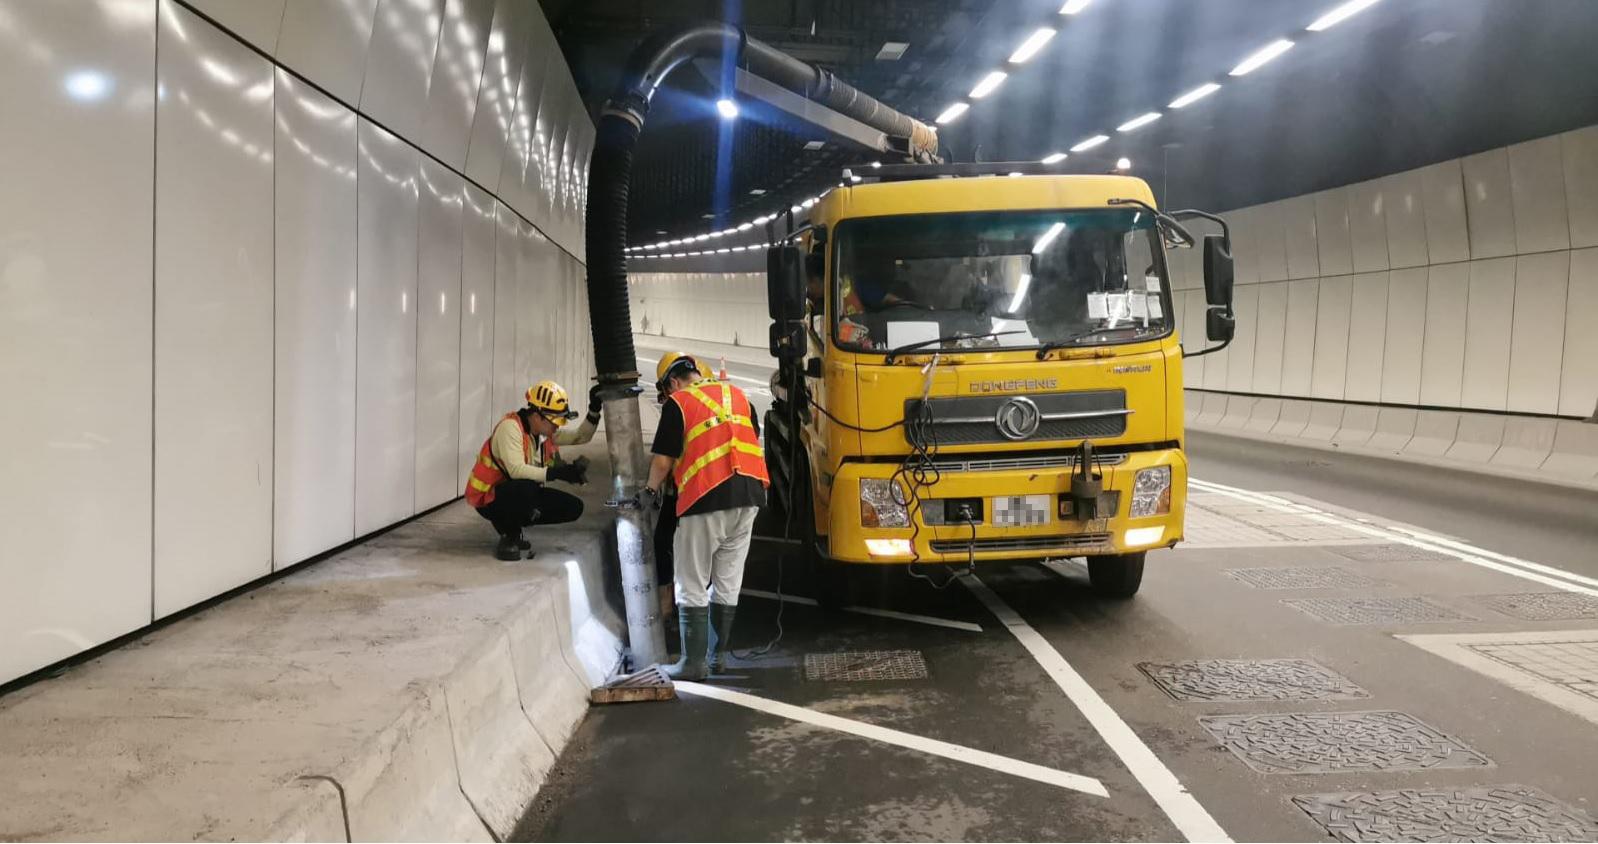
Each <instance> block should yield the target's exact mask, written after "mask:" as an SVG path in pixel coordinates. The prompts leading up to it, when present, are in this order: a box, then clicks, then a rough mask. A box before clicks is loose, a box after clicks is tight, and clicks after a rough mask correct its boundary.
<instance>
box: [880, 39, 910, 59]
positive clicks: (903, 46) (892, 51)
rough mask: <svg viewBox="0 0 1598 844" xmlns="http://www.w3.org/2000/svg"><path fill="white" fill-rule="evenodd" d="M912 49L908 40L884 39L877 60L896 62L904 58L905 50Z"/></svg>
mask: <svg viewBox="0 0 1598 844" xmlns="http://www.w3.org/2000/svg"><path fill="white" fill-rule="evenodd" d="M908 49H910V44H909V42H907V41H884V42H882V49H880V50H878V51H877V61H879V62H896V61H898V60H900V59H902V58H904V51H905V50H908Z"/></svg>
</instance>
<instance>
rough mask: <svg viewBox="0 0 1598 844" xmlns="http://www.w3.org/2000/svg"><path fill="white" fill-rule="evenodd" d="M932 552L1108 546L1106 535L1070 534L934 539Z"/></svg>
mask: <svg viewBox="0 0 1598 844" xmlns="http://www.w3.org/2000/svg"><path fill="white" fill-rule="evenodd" d="M930 544H931V547H932V550H933V551H935V552H937V553H939V554H964V553H966V550H967V548H969V549H971V550H973V551H976V552H978V553H981V552H990V551H1055V550H1069V549H1072V548H1091V547H1097V546H1101V545H1108V544H1110V535H1109V534H1107V533H1070V534H1055V535H1052V536H1018V537H1013V538H1004V537H1000V538H994V539H981V538H979V539H977V540H976V541H974V542H973V541H971V540H969V539H934V540H932V542H931V543H930Z"/></svg>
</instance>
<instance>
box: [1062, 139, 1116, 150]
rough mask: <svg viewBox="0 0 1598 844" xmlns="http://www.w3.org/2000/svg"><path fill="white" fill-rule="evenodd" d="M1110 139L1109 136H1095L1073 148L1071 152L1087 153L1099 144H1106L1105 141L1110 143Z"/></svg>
mask: <svg viewBox="0 0 1598 844" xmlns="http://www.w3.org/2000/svg"><path fill="white" fill-rule="evenodd" d="M1109 139H1110V136H1109V135H1094V136H1093V137H1091V138H1088V139H1087V140H1085V141H1083V142H1082V143H1080V144H1077V145H1076V146H1074V147H1071V151H1072V152H1087V151H1088V150H1090V149H1092V148H1094V147H1096V146H1098V145H1099V144H1102V143H1104V142H1105V141H1108V140H1109Z"/></svg>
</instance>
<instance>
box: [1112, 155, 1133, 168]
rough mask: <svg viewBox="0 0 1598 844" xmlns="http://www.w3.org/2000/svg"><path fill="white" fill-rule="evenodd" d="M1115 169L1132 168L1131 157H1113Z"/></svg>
mask: <svg viewBox="0 0 1598 844" xmlns="http://www.w3.org/2000/svg"><path fill="white" fill-rule="evenodd" d="M1115 169H1117V170H1130V169H1132V159H1130V158H1117V159H1115Z"/></svg>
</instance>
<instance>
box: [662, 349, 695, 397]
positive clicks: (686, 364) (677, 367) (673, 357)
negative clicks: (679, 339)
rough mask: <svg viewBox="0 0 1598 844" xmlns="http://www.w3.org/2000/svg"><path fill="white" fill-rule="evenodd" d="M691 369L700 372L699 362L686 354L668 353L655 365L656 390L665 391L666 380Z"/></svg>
mask: <svg viewBox="0 0 1598 844" xmlns="http://www.w3.org/2000/svg"><path fill="white" fill-rule="evenodd" d="M689 369H692V370H694V371H695V372H698V371H700V370H699V361H696V360H694V359H693V358H692V357H690V356H689V355H687V354H686V353H684V352H667V353H665V354H663V355H661V356H660V363H658V364H656V365H655V389H657V390H661V391H664V390H665V389H666V379H667V378H668V377H669V376H671V375H674V374H681V373H682V372H685V371H687V370H689Z"/></svg>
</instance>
